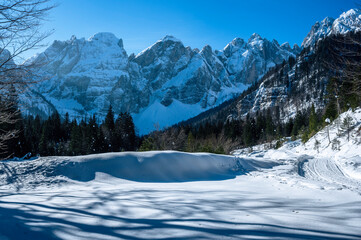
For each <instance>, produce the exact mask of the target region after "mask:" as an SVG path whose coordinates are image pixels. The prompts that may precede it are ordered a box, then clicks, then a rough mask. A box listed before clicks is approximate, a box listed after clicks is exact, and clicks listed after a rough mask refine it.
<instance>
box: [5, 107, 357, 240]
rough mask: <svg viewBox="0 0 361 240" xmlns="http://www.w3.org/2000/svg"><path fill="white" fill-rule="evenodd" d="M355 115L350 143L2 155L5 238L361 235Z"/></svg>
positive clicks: (323, 136)
mask: <svg viewBox="0 0 361 240" xmlns="http://www.w3.org/2000/svg"><path fill="white" fill-rule="evenodd" d="M346 114H348V115H350V116H351V117H352V118H353V119H354V123H353V126H355V127H354V128H353V130H352V132H351V139H350V141H347V134H346V135H345V133H344V132H340V135H341V136H339V137H338V139H339V141H340V143H339V146H338V148H339V149H340V150H332V144H329V141H328V135H327V131H326V130H322V131H321V132H320V133H318V134H317V135H316V136H315V137H313V138H312V139H310V141H309V142H307V143H306V144H305V145H303V144H301V143H300V142H299V141H294V142H288V143H286V144H285V145H284V146H283V147H281V148H280V149H278V150H272V149H271V150H264V149H263V150H262V148H254V149H260V150H258V151H256V152H253V153H247V151H241V150H240V151H236V152H235V153H234V156H224V155H213V154H205V153H203V154H189V153H181V152H173V151H165V152H141V153H108V154H100V155H90V156H82V157H48V158H39V159H36V160H24V161H6V162H2V163H0V215H1V217H0V239H71V240H73V239H87V240H88V239H361V228H360V226H361V208H360V206H361V179H360V176H361V174H360V173H361V164H360V163H361V156H360V153H361V145H360V144H358V143H357V141H359V136H358V135H357V134H358V133H359V131H358V130H359V127H360V122H361V111H360V110H358V111H357V112H354V113H352V112H348V113H345V114H343V115H342V116H341V119H342V118H344V116H346ZM336 128H337V124H336V123H333V124H332V125H331V126H330V138H331V140H332V139H333V138H335V136H336V133H337V129H336ZM316 139H317V141H319V142H320V144H319V145H318V149H317V148H316V149H314V148H315V144H314V142H315V140H316Z"/></svg>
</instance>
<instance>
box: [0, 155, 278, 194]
mask: <svg viewBox="0 0 361 240" xmlns="http://www.w3.org/2000/svg"><path fill="white" fill-rule="evenodd" d="M274 165H275V163H273V162H264V161H255V160H252V159H241V158H236V157H234V156H226V155H216V154H208V153H183V152H176V151H153V152H123V153H105V154H96V155H88V156H79V157H44V158H39V159H36V160H29V161H6V162H2V163H0V185H3V186H4V185H8V184H10V185H14V186H15V187H16V188H23V187H31V186H33V187H36V186H39V185H53V184H60V183H64V182H71V181H81V182H89V181H93V180H98V179H97V176H100V175H101V176H104V174H106V175H107V176H109V177H110V178H117V179H125V180H131V181H138V182H187V181H206V180H207V181H209V180H225V179H231V178H235V177H236V176H237V175H240V174H246V173H248V172H249V171H254V170H257V169H260V168H270V167H272V166H274ZM100 173H102V174H100ZM113 180H115V179H113ZM113 180H110V182H112V181H113ZM113 182H114V181H113Z"/></svg>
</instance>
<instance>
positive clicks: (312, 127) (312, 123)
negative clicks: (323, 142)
mask: <svg viewBox="0 0 361 240" xmlns="http://www.w3.org/2000/svg"><path fill="white" fill-rule="evenodd" d="M317 125H318V119H317V114H316V111H315V106H314V105H313V104H312V107H311V112H310V118H309V124H308V129H309V133H310V134H311V136H313V135H314V134H315V133H316V132H317ZM311 136H310V137H311Z"/></svg>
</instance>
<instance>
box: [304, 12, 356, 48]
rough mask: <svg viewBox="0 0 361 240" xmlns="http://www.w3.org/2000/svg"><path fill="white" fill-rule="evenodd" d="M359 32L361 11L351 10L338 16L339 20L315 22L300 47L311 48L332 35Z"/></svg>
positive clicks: (329, 19)
mask: <svg viewBox="0 0 361 240" xmlns="http://www.w3.org/2000/svg"><path fill="white" fill-rule="evenodd" d="M360 30H361V11H360V10H359V9H351V10H349V11H347V12H344V13H342V14H341V15H340V17H339V18H337V19H333V18H330V17H327V18H325V19H324V20H323V21H322V22H316V23H315V25H313V26H312V28H311V31H310V32H309V33H308V35H307V36H306V38H305V39H304V40H303V42H302V47H303V48H307V47H312V46H314V45H315V44H316V43H317V42H318V41H319V40H321V39H323V38H324V37H326V36H329V35H332V34H346V33H347V32H349V31H354V32H357V31H360Z"/></svg>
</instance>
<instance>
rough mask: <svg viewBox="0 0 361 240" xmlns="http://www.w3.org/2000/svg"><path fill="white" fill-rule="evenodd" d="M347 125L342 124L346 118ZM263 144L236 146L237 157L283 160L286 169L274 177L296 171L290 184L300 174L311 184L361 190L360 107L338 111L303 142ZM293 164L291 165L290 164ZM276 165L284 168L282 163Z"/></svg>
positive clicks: (294, 182)
mask: <svg viewBox="0 0 361 240" xmlns="http://www.w3.org/2000/svg"><path fill="white" fill-rule="evenodd" d="M346 118H347V119H348V121H349V127H347V128H346V127H345V126H346V125H345V124H343V123H344V121H345V119H346ZM265 146H266V145H261V146H256V147H253V151H248V152H250V153H248V152H247V149H240V150H236V151H235V152H234V154H235V155H236V156H240V157H260V158H261V159H270V160H273V161H282V162H283V163H284V165H289V168H287V169H288V170H287V171H288V172H284V173H283V174H282V175H278V176H276V175H273V177H277V178H282V177H284V176H283V175H289V174H290V172H293V174H295V176H297V177H295V179H293V180H292V182H291V183H292V184H296V183H297V181H299V177H301V178H303V179H304V180H305V181H304V183H302V184H306V185H308V186H310V187H315V188H319V189H321V190H324V189H335V190H343V189H349V190H351V191H354V192H357V193H358V194H361V108H358V109H356V110H355V111H352V110H349V111H347V112H345V113H343V114H341V115H340V116H339V117H338V118H337V119H336V120H335V121H333V122H332V123H331V124H329V125H328V126H326V127H325V128H323V129H322V130H321V131H319V132H318V133H317V134H315V135H314V136H313V137H312V138H311V139H310V140H308V141H307V142H306V143H305V144H302V143H301V141H300V140H297V141H289V142H286V143H285V144H284V146H282V147H281V148H279V149H269V150H267V149H266V148H265ZM292 166H293V167H292ZM276 168H280V169H281V168H283V169H284V167H282V166H281V165H280V166H279V167H276Z"/></svg>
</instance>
